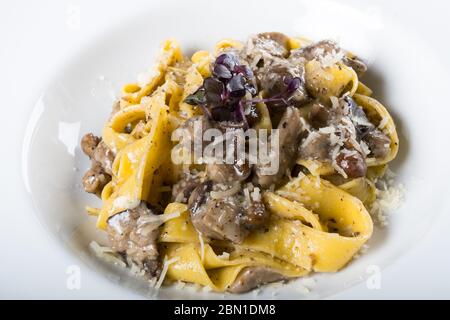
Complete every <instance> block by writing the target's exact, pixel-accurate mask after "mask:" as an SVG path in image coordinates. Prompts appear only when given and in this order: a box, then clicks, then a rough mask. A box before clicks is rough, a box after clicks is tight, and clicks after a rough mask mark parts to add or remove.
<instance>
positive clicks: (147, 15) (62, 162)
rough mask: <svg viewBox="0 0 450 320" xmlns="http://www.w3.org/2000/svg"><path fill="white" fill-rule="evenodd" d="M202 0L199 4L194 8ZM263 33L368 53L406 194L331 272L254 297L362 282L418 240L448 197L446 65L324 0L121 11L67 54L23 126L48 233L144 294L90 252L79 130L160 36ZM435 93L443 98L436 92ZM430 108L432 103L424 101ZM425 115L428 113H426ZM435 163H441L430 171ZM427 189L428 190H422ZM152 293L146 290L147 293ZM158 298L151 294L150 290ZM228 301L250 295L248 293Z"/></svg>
mask: <svg viewBox="0 0 450 320" xmlns="http://www.w3.org/2000/svg"><path fill="white" fill-rule="evenodd" d="M200 3H201V5H200ZM262 31H281V32H284V33H286V34H289V35H295V36H306V37H309V38H311V39H315V40H319V39H323V38H332V39H335V40H338V41H339V42H340V44H341V45H342V46H343V47H344V48H346V49H349V50H351V51H353V52H354V53H356V54H358V55H360V56H361V57H362V58H364V59H365V60H366V61H368V62H369V72H368V74H367V75H366V76H365V77H364V78H363V81H364V82H365V83H366V84H368V85H369V86H370V87H371V88H372V89H373V91H374V97H376V98H378V99H379V100H380V101H381V102H382V103H383V104H385V105H386V106H387V107H388V109H389V110H390V112H391V114H392V115H393V117H394V119H395V121H396V123H397V128H398V133H399V137H400V152H399V155H398V157H397V159H396V160H395V161H394V162H393V163H392V168H393V170H394V171H395V172H396V173H397V174H398V180H399V181H400V182H402V183H403V184H404V185H405V187H406V195H405V203H404V204H403V206H402V207H401V208H400V209H399V210H397V211H396V212H395V213H393V214H392V215H391V216H390V218H389V226H388V227H386V228H383V229H379V228H376V229H375V231H374V235H373V238H372V239H371V240H370V241H369V243H368V244H369V246H370V247H369V250H368V251H367V252H366V253H365V254H364V255H363V256H362V257H360V258H359V259H357V260H354V261H352V262H351V263H350V264H349V265H348V266H347V267H346V268H344V269H343V270H341V271H339V272H337V273H335V274H316V275H313V277H314V279H315V280H316V285H315V287H314V289H313V290H312V292H311V293H309V294H305V293H304V292H301V290H298V288H299V286H298V283H299V281H300V283H301V280H298V281H293V282H291V283H289V284H287V285H285V286H283V287H281V288H277V289H275V288H273V287H268V288H265V289H263V290H262V291H261V293H260V294H259V295H258V298H273V293H274V292H276V293H277V295H276V297H277V298H280V299H281V298H287V299H296V298H311V297H312V298H316V297H326V296H329V295H330V294H333V293H336V292H339V291H341V290H344V289H346V288H349V287H350V286H352V285H354V284H356V283H358V282H361V281H364V279H366V278H367V277H368V276H370V273H371V270H374V269H373V266H376V267H379V268H384V267H386V266H388V265H390V264H392V263H394V262H395V261H396V259H398V258H399V257H400V256H402V255H404V254H405V252H406V251H407V250H408V249H410V248H411V247H412V246H413V245H415V244H417V243H418V242H420V240H421V238H422V237H423V236H424V235H425V234H426V233H427V231H428V230H429V229H430V227H431V226H432V224H433V223H435V221H437V220H438V218H439V215H440V213H441V212H442V206H443V205H444V203H445V200H446V199H442V198H441V199H439V198H438V197H437V196H436V194H435V191H434V190H444V188H446V185H445V180H444V179H441V177H442V176H445V175H448V174H449V173H450V172H449V171H450V170H449V166H448V165H446V162H447V161H448V160H447V159H448V158H447V157H445V155H447V156H448V154H449V152H448V150H443V148H444V146H445V145H444V144H443V142H442V138H443V137H446V136H447V135H448V134H447V130H448V129H447V128H448V124H447V119H446V117H445V116H436V117H433V116H435V115H437V114H441V115H444V114H447V116H448V112H447V111H446V109H445V106H444V104H443V101H446V100H447V98H445V97H444V98H442V96H445V92H446V91H445V89H446V88H445V86H444V85H445V84H446V83H450V81H449V77H448V74H445V73H444V72H442V71H441V70H442V69H441V68H440V65H439V63H438V58H437V57H436V56H435V55H434V53H433V52H432V51H431V50H429V49H428V48H427V47H426V46H423V45H422V43H421V39H417V38H415V37H414V34H413V33H411V32H408V31H407V30H405V29H404V28H403V27H402V26H400V25H397V24H396V22H395V20H394V19H393V17H390V16H389V15H385V14H381V13H380V12H377V11H372V10H362V11H360V10H358V9H355V8H353V7H349V6H347V5H344V4H337V3H334V2H328V1H314V2H309V1H296V2H289V3H283V4H282V5H277V2H274V1H240V2H239V3H235V2H229V1H226V2H221V3H219V2H218V1H201V2H198V6H196V7H195V8H194V7H193V6H192V3H191V1H179V2H178V3H176V4H175V3H173V2H167V3H166V4H164V5H163V4H160V5H159V6H158V7H154V9H153V10H149V11H144V12H142V13H141V14H139V15H137V16H134V17H130V19H129V20H128V21H126V22H124V23H122V24H121V25H117V26H116V27H114V28H112V29H110V30H109V31H108V32H107V33H105V34H104V35H103V36H102V37H99V38H97V39H95V41H92V42H91V43H90V44H89V45H86V46H85V47H83V48H82V50H81V51H80V53H79V54H78V55H77V56H76V58H75V59H73V60H72V61H70V63H68V64H67V66H66V67H65V68H64V69H63V70H61V71H60V72H59V73H58V74H57V75H55V77H54V79H53V81H52V82H51V83H50V84H49V86H48V88H47V90H46V92H45V94H44V95H43V96H42V97H41V98H40V99H39V101H37V103H36V106H35V108H34V111H33V113H32V115H31V119H30V121H29V126H28V128H27V133H26V140H25V143H26V146H25V153H24V157H25V159H26V161H27V164H26V166H25V181H26V184H27V188H28V190H29V191H30V193H31V197H32V200H33V203H34V206H35V211H36V214H37V215H38V217H39V219H40V220H41V221H42V223H43V224H44V225H45V226H46V227H47V229H48V231H49V232H50V233H51V234H53V235H54V236H55V237H56V239H57V241H59V242H60V243H61V244H63V245H64V246H65V247H66V248H67V250H70V251H71V252H72V253H73V254H74V255H76V256H77V257H79V258H80V259H81V260H83V261H84V262H85V263H86V264H88V265H89V266H91V267H92V268H95V269H97V270H98V271H99V274H100V273H101V274H106V275H107V276H109V277H110V278H111V279H114V281H116V282H118V283H119V284H120V285H125V286H128V287H130V288H132V289H133V290H138V291H139V292H141V293H143V294H145V295H148V294H149V289H148V287H147V285H146V284H145V283H144V282H143V281H141V280H139V279H136V278H134V277H132V276H130V275H128V274H127V273H126V272H123V271H121V270H118V269H117V268H114V267H112V266H110V265H107V264H105V263H102V262H100V261H99V260H98V258H97V257H95V256H94V255H93V254H92V253H91V252H90V251H89V249H88V244H89V243H90V241H92V240H97V241H98V242H104V235H103V234H102V233H101V232H99V231H97V230H95V218H92V217H88V216H87V214H86V213H85V210H84V206H85V205H86V204H90V205H95V204H97V203H98V200H97V199H96V198H95V197H93V196H91V195H87V194H86V193H85V192H84V191H83V189H82V187H81V177H82V175H83V172H84V171H85V170H86V169H87V168H88V166H89V163H88V160H87V159H86V157H85V156H84V155H83V154H82V152H81V150H80V148H79V141H80V138H81V136H82V135H83V134H84V133H86V132H94V133H96V134H98V135H100V134H101V128H102V125H103V123H104V122H105V120H106V118H107V116H108V114H109V111H110V108H111V105H112V103H113V100H114V95H115V94H116V93H118V92H119V90H120V87H121V85H122V84H124V83H127V82H130V81H134V80H135V78H136V75H137V74H138V73H139V72H141V71H144V70H145V69H146V68H148V67H150V66H151V65H152V64H153V63H154V58H155V55H156V52H157V50H158V47H159V45H160V43H161V42H162V41H163V40H164V39H165V38H168V37H175V38H177V39H179V41H180V42H181V44H182V48H183V49H184V52H185V53H186V54H190V53H192V52H193V51H194V50H197V49H208V50H211V49H212V48H213V45H214V43H215V42H216V41H218V40H220V39H221V38H225V37H232V38H237V39H245V38H246V37H247V36H248V35H250V34H252V33H256V32H262ZM439 92H442V93H443V94H442V95H439V94H435V93H439ZM431 108H433V110H431ZM430 112H431V116H428V114H429V113H430ZM437 168H439V170H437ZM424 186H425V187H424ZM150 295H151V292H150ZM153 296H155V295H153ZM156 296H157V297H159V298H179V299H187V298H208V299H212V298H221V297H222V295H219V294H214V293H204V292H200V293H193V292H191V291H186V290H176V289H174V288H164V289H161V290H160V291H159V292H158V294H157V295H156ZM226 297H231V298H254V297H256V296H255V295H254V294H252V293H249V294H245V295H239V296H233V295H226Z"/></svg>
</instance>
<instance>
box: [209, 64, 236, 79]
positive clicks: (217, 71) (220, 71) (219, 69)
mask: <svg viewBox="0 0 450 320" xmlns="http://www.w3.org/2000/svg"><path fill="white" fill-rule="evenodd" d="M213 75H215V76H216V77H217V78H220V79H224V80H227V79H231V77H232V76H233V74H232V73H231V71H230V70H228V68H227V67H226V66H224V65H223V64H216V65H215V66H214V69H213Z"/></svg>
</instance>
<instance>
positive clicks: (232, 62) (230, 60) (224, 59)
mask: <svg viewBox="0 0 450 320" xmlns="http://www.w3.org/2000/svg"><path fill="white" fill-rule="evenodd" d="M215 63H216V64H220V65H224V66H225V67H227V68H228V70H230V71H231V70H233V69H234V67H235V66H236V65H237V63H238V61H237V58H236V56H235V55H234V54H232V53H222V54H221V55H220V56H218V57H217V58H216V61H215Z"/></svg>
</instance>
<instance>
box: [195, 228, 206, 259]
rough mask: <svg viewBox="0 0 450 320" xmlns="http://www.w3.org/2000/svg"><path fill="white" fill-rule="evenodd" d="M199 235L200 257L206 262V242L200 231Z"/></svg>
mask: <svg viewBox="0 0 450 320" xmlns="http://www.w3.org/2000/svg"><path fill="white" fill-rule="evenodd" d="M197 233H198V241H199V243H200V257H201V259H202V262H203V260H205V242H204V241H203V236H202V233H201V232H200V231H198V230H197Z"/></svg>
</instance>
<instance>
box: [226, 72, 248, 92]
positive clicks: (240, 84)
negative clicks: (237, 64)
mask: <svg viewBox="0 0 450 320" xmlns="http://www.w3.org/2000/svg"><path fill="white" fill-rule="evenodd" d="M227 90H228V92H229V93H230V97H233V98H242V97H244V96H245V79H244V76H243V75H242V74H240V73H239V74H237V75H235V76H233V77H232V78H231V79H230V81H229V82H228V84H227Z"/></svg>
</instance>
